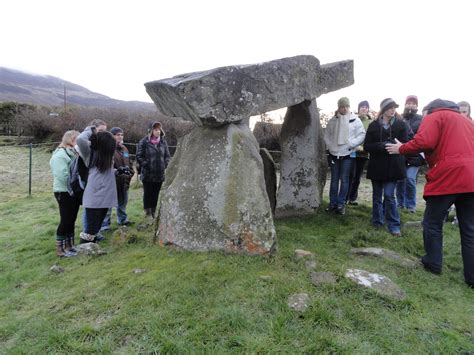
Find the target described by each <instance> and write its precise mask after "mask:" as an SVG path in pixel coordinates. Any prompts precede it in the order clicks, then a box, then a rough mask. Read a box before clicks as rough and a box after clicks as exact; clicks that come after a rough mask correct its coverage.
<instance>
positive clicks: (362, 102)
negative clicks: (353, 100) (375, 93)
mask: <svg viewBox="0 0 474 355" xmlns="http://www.w3.org/2000/svg"><path fill="white" fill-rule="evenodd" d="M362 106H367V107H368V108H370V105H369V101H367V100H364V101H361V102H359V105H358V106H357V112H359V111H360V108H361V107H362Z"/></svg>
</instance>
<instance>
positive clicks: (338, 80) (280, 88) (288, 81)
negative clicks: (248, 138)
mask: <svg viewBox="0 0 474 355" xmlns="http://www.w3.org/2000/svg"><path fill="white" fill-rule="evenodd" d="M353 83H354V64H353V61H352V60H346V61H341V62H336V63H331V64H326V65H322V66H321V65H320V63H319V60H318V59H317V58H315V57H314V56H311V55H300V56H296V57H290V58H283V59H277V60H273V61H269V62H264V63H259V64H252V65H236V66H228V67H221V68H216V69H212V70H208V71H203V72H194V73H189V74H182V75H178V76H175V77H172V78H169V79H162V80H157V81H151V82H148V83H146V84H145V87H146V91H147V92H148V94H149V95H150V97H151V98H152V100H153V101H154V102H155V104H156V106H157V107H158V109H159V110H160V111H161V112H162V113H163V114H165V115H168V116H175V117H181V118H183V119H185V120H189V121H193V122H195V123H196V124H198V125H209V126H221V125H224V124H228V123H233V122H239V121H241V120H242V119H245V118H248V117H250V116H254V115H258V114H260V113H264V112H268V111H272V110H276V109H279V108H283V107H288V106H293V105H296V104H299V103H301V102H303V101H305V100H313V99H314V98H316V97H318V96H320V95H321V94H324V93H327V92H330V91H334V90H337V89H340V88H343V87H346V86H349V85H352V84H353Z"/></svg>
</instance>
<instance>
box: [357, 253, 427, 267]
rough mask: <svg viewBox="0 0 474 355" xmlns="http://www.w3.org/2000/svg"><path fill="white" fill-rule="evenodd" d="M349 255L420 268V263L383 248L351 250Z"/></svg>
mask: <svg viewBox="0 0 474 355" xmlns="http://www.w3.org/2000/svg"><path fill="white" fill-rule="evenodd" d="M351 253H352V254H355V255H363V256H376V257H380V258H384V259H388V260H393V261H396V262H397V263H399V264H400V265H402V266H405V267H410V268H415V267H417V266H420V262H419V261H418V260H416V259H412V258H405V257H403V256H401V255H400V254H398V253H396V252H394V251H393V250H388V249H383V248H352V249H351Z"/></svg>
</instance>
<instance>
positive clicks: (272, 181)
mask: <svg viewBox="0 0 474 355" xmlns="http://www.w3.org/2000/svg"><path fill="white" fill-rule="evenodd" d="M260 157H261V158H262V163H263V176H264V179H265V187H266V190H267V195H268V201H269V202H270V209H271V210H272V214H273V215H274V214H275V207H276V191H277V176H276V167H275V162H274V161H273V158H272V156H271V155H270V153H269V152H268V149H265V148H260Z"/></svg>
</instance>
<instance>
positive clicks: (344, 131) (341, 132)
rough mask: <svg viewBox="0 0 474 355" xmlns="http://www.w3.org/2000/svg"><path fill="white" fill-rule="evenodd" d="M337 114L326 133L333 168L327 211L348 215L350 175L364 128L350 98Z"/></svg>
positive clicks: (344, 99)
mask: <svg viewBox="0 0 474 355" xmlns="http://www.w3.org/2000/svg"><path fill="white" fill-rule="evenodd" d="M337 107H338V108H337V111H336V113H335V115H334V117H333V118H331V119H330V120H329V122H328V125H327V127H326V129H325V130H324V142H325V143H326V148H327V150H328V151H329V154H328V164H329V168H330V169H331V185H330V188H329V207H328V208H327V209H326V211H328V212H333V211H334V212H336V213H337V214H340V215H344V214H345V213H346V210H345V207H344V205H345V203H346V196H347V191H348V190H349V174H350V171H351V167H352V161H353V159H351V158H352V157H355V150H356V148H357V146H359V145H360V144H362V143H363V142H364V138H365V128H364V125H363V124H362V121H361V120H360V118H359V117H357V116H356V115H354V114H353V113H351V112H350V103H349V99H348V98H347V97H342V98H340V99H339V101H338V102H337Z"/></svg>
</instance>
